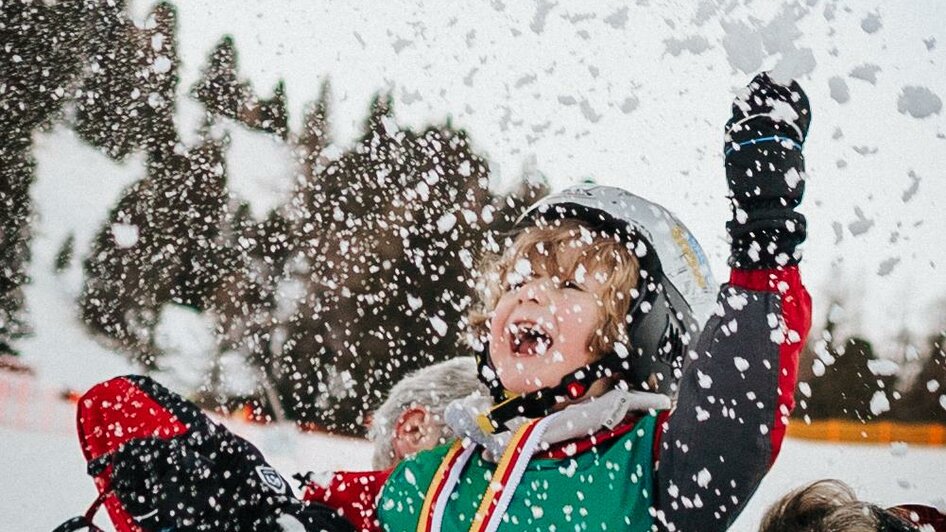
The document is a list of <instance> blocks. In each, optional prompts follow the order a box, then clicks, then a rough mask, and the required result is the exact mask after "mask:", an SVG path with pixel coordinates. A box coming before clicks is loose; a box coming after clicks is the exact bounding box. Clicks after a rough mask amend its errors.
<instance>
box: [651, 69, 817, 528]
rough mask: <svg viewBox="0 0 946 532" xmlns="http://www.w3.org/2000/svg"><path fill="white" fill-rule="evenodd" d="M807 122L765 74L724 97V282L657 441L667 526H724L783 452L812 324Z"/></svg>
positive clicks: (801, 99) (794, 97) (794, 89)
mask: <svg viewBox="0 0 946 532" xmlns="http://www.w3.org/2000/svg"><path fill="white" fill-rule="evenodd" d="M809 121H810V109H809V106H808V99H807V97H806V96H805V93H804V92H803V91H802V90H801V87H799V86H798V84H797V83H794V82H793V83H792V84H791V85H790V86H787V87H786V86H782V85H779V84H777V83H775V82H773V81H772V80H771V79H770V78H769V77H768V76H767V75H765V74H760V75H759V76H756V78H755V79H754V80H753V81H752V83H750V85H749V87H748V88H747V92H746V94H745V95H743V96H740V97H738V98H736V100H735V101H734V103H733V108H732V118H731V119H730V120H729V122H728V123H727V124H726V137H725V147H724V150H725V160H726V178H727V181H728V183H729V189H730V193H731V196H730V197H731V201H732V207H733V218H732V220H731V221H729V222H728V223H727V224H726V229H727V231H728V232H729V235H730V238H731V254H730V258H729V265H730V266H731V268H732V270H731V273H730V279H729V283H727V284H725V285H723V286H722V288H721V290H720V295H719V309H718V311H717V313H716V314H715V315H714V316H712V317H711V318H710V320H709V321H708V323H707V324H706V326H705V328H704V330H703V333H702V335H701V337H700V339H699V341H698V342H697V345H696V349H695V350H693V351H691V353H690V356H689V358H688V359H687V361H686V364H685V366H684V371H683V376H682V379H681V381H680V389H679V396H678V400H677V404H676V407H675V409H674V410H673V411H672V413H671V414H670V415H669V417H668V418H667V419H666V421H665V422H664V423H662V424H661V426H660V429H661V432H659V433H658V436H657V438H658V441H657V442H656V447H655V452H656V454H657V458H658V464H657V493H656V498H657V510H658V517H659V520H661V521H662V522H663V524H664V527H665V528H666V529H668V530H685V531H689V530H701V531H711V530H725V529H727V528H728V527H729V525H730V524H731V523H732V521H733V520H734V519H735V518H736V516H737V515H738V514H739V512H740V511H741V510H742V508H743V507H744V506H745V504H746V502H747V501H748V499H749V497H751V496H752V494H753V493H754V492H755V489H756V487H757V486H758V484H759V482H760V481H761V480H762V477H763V476H764V475H765V473H766V472H767V471H768V469H769V467H770V466H771V465H772V462H773V461H774V460H775V457H776V456H777V454H778V452H779V449H780V447H781V443H782V439H783V437H784V435H785V426H786V424H787V422H788V416H789V414H790V413H791V411H792V409H793V408H794V406H795V400H794V389H795V382H796V376H797V370H798V355H799V353H800V352H801V349H802V346H803V345H804V342H805V337H806V336H807V333H808V329H809V327H810V326H811V298H810V296H809V295H808V292H807V291H806V290H805V287H804V286H803V285H802V282H801V277H800V275H799V272H798V261H799V259H800V254H799V253H798V251H797V249H796V246H797V245H798V244H799V243H801V242H802V241H803V240H804V239H805V234H806V231H805V217H804V216H803V215H802V214H800V213H798V212H796V211H795V207H797V206H798V205H799V203H800V201H801V198H802V194H803V192H804V188H805V181H804V169H805V168H804V167H805V164H804V157H803V155H802V144H803V142H804V140H805V135H806V134H807V131H808V124H809Z"/></svg>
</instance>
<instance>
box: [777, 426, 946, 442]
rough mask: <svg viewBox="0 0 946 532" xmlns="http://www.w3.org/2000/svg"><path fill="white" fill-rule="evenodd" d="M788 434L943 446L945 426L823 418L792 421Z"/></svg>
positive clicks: (807, 438) (834, 439)
mask: <svg viewBox="0 0 946 532" xmlns="http://www.w3.org/2000/svg"><path fill="white" fill-rule="evenodd" d="M788 436H790V437H793V438H802V439H806V440H821V441H828V442H847V443H893V442H903V443H912V444H918V445H935V446H946V425H942V424H938V423H904V422H895V421H872V422H870V423H861V422H860V421H852V420H847V419H826V420H818V421H811V422H810V423H805V422H803V421H800V420H792V422H791V423H789V425H788Z"/></svg>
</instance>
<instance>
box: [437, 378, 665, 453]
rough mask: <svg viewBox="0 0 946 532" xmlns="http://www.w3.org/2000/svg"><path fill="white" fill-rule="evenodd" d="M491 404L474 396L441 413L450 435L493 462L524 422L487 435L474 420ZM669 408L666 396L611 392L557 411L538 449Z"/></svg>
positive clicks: (517, 420) (518, 420)
mask: <svg viewBox="0 0 946 532" xmlns="http://www.w3.org/2000/svg"><path fill="white" fill-rule="evenodd" d="M492 406H493V403H492V401H490V400H489V398H487V397H483V396H482V395H481V394H479V393H476V394H473V395H471V396H469V397H465V398H463V399H458V400H456V401H453V402H452V403H450V404H449V405H448V406H447V409H446V411H445V412H444V420H445V421H446V423H447V426H449V427H450V429H451V430H453V433H454V434H455V435H457V436H458V437H460V438H468V439H470V440H471V441H472V442H474V443H476V444H478V445H480V446H482V447H483V458H484V459H486V460H489V461H490V462H494V463H495V462H497V461H499V458H500V457H501V456H502V454H503V451H504V450H505V449H506V445H507V444H508V443H509V439H510V438H511V437H512V435H513V434H514V433H515V432H516V429H518V428H519V427H520V426H521V425H522V424H523V423H525V422H527V421H528V419H527V418H524V417H517V418H514V419H512V420H510V421H509V422H507V423H506V425H507V426H508V427H509V430H508V431H505V432H502V433H499V434H487V433H485V432H483V430H482V429H481V428H480V426H479V423H477V418H478V417H479V415H480V414H481V413H483V412H486V411H487V410H489V409H490V408H492ZM667 408H670V398H669V397H668V396H666V395H662V394H657V393H650V392H642V391H638V390H632V391H627V390H620V389H614V390H611V391H609V392H607V393H605V394H604V395H602V396H600V397H596V398H591V399H587V400H585V401H582V402H580V403H575V404H572V405H569V406H567V407H565V408H564V409H563V410H561V411H560V412H559V413H558V415H557V416H555V417H556V419H555V421H554V423H552V424H551V425H550V426H549V427H548V429H547V430H546V431H545V434H544V435H543V437H542V448H543V449H548V447H549V446H550V445H553V444H556V443H559V442H562V441H566V440H571V439H575V438H580V437H583V436H590V435H592V434H594V433H595V432H597V431H598V430H600V429H602V428H608V429H613V428H614V427H615V426H617V425H618V424H619V423H620V422H621V421H623V420H624V418H625V417H626V416H627V413H628V412H632V411H634V412H641V411H650V410H664V409H667Z"/></svg>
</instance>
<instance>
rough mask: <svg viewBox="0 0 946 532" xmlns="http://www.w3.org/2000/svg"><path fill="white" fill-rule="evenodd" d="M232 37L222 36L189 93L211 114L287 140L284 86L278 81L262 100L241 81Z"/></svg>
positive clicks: (248, 85) (247, 84) (287, 126)
mask: <svg viewBox="0 0 946 532" xmlns="http://www.w3.org/2000/svg"><path fill="white" fill-rule="evenodd" d="M238 68H239V67H238V61H237V52H236V48H235V47H234V44H233V38H232V37H230V36H229V35H227V36H224V37H223V39H221V40H220V42H219V43H218V44H217V46H216V47H215V48H214V50H213V52H211V54H210V58H209V60H208V63H207V66H206V67H205V68H204V70H203V72H202V74H201V78H200V79H199V80H198V81H197V83H195V84H194V86H193V87H192V88H191V94H192V95H193V96H194V97H195V98H197V100H198V101H199V102H200V103H202V104H203V105H204V108H205V109H206V110H207V112H208V113H210V114H211V115H215V116H219V117H224V118H230V119H232V120H236V121H237V122H239V123H241V124H243V125H244V126H246V127H248V128H250V129H253V130H257V131H262V132H266V133H272V134H274V135H276V136H277V137H279V138H280V139H282V140H286V137H287V135H288V133H289V124H288V121H289V113H288V111H287V109H286V88H285V84H284V83H283V82H282V81H281V80H280V81H279V82H277V83H276V86H275V87H274V88H273V96H272V97H271V98H269V99H267V100H262V99H260V98H259V97H258V96H256V95H255V94H254V93H253V89H252V88H251V87H250V84H249V82H247V81H244V80H241V79H240V78H239V76H238V74H237V72H238Z"/></svg>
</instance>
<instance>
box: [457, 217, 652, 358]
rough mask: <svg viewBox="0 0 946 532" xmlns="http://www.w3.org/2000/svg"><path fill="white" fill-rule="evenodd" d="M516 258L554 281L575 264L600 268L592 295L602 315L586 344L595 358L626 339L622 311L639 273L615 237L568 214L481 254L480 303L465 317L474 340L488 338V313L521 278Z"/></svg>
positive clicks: (626, 307)
mask: <svg viewBox="0 0 946 532" xmlns="http://www.w3.org/2000/svg"><path fill="white" fill-rule="evenodd" d="M576 247H577V248H580V249H581V252H580V253H579V254H578V255H577V256H576V257H575V258H574V259H571V260H570V261H566V260H564V259H563V256H564V253H562V252H563V251H564V250H566V249H568V248H576ZM521 261H527V262H528V264H529V268H528V269H529V270H530V271H531V272H532V274H533V275H535V274H539V275H548V276H549V277H551V278H553V279H557V280H558V281H559V282H563V281H565V280H568V279H572V278H573V277H574V276H575V274H576V272H577V271H578V270H579V268H584V270H585V271H594V270H597V271H603V272H605V277H604V278H599V279H598V280H599V281H601V284H602V285H603V286H604V290H603V293H599V294H598V296H599V299H598V305H600V306H601V307H603V309H604V312H603V313H602V316H603V317H602V318H601V319H600V322H599V323H597V324H596V326H595V334H594V336H593V337H592V339H591V342H590V345H589V346H588V347H589V349H590V350H591V352H592V353H593V354H594V355H597V356H599V357H600V356H603V355H604V354H605V353H608V352H610V351H611V349H612V348H613V345H614V343H615V342H623V343H625V344H626V343H627V341H628V338H627V321H626V319H627V313H628V310H629V309H630V307H631V302H632V301H633V298H634V297H636V295H637V290H636V287H637V282H638V277H639V275H640V263H639V262H638V260H637V256H636V255H634V250H633V248H632V246H631V245H630V244H628V243H627V242H625V241H624V240H623V239H622V238H620V236H618V235H616V234H613V233H609V232H604V231H598V230H595V229H593V228H592V227H591V226H590V225H588V224H587V223H584V222H581V221H579V220H575V219H570V218H566V219H560V220H553V221H545V220H539V222H538V223H537V225H535V226H531V227H527V228H525V229H522V230H521V231H520V232H519V233H518V234H517V235H515V237H514V239H513V240H512V243H511V245H510V246H509V247H508V248H507V249H506V252H505V253H502V254H487V255H485V256H484V257H483V258H482V259H481V264H480V268H479V271H480V277H479V282H478V283H477V285H478V289H479V293H480V304H479V306H477V307H474V308H473V310H472V311H471V312H470V315H469V317H468V320H469V323H470V326H471V329H472V331H473V334H474V342H480V343H484V344H485V343H486V342H485V340H486V339H488V338H489V320H490V316H491V315H492V313H493V311H494V310H495V309H496V305H497V303H498V302H499V298H500V297H502V295H503V294H504V293H506V292H508V291H509V290H512V289H514V287H513V283H514V282H515V281H516V280H518V278H521V277H522V275H521V274H520V273H519V270H520V269H521V268H518V267H517V266H518V265H519V264H521Z"/></svg>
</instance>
